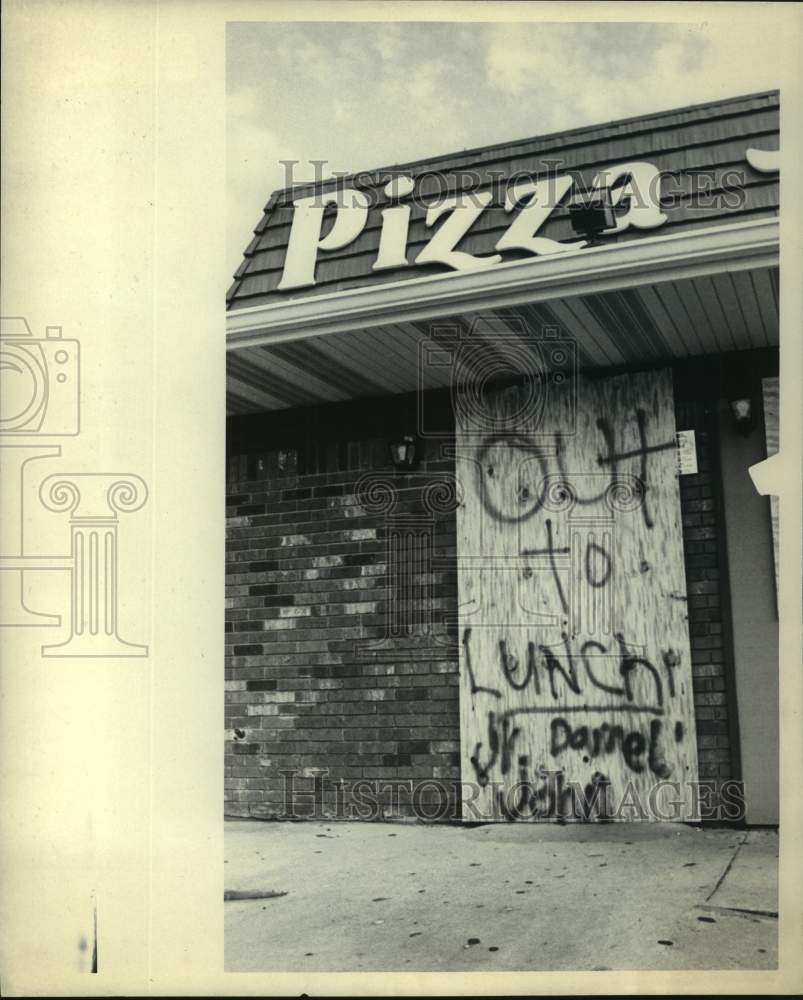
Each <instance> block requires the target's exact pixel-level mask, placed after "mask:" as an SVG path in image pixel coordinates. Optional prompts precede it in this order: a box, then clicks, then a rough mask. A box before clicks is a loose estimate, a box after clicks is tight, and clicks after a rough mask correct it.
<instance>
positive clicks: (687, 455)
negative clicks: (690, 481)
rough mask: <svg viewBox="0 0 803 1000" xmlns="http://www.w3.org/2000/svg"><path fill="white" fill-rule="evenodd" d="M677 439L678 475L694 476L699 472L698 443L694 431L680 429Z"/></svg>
mask: <svg viewBox="0 0 803 1000" xmlns="http://www.w3.org/2000/svg"><path fill="white" fill-rule="evenodd" d="M675 440H676V441H677V459H678V475H679V476H693V475H694V474H695V473H696V472H697V443H696V441H695V440H694V431H678V432H677V433H676V434H675Z"/></svg>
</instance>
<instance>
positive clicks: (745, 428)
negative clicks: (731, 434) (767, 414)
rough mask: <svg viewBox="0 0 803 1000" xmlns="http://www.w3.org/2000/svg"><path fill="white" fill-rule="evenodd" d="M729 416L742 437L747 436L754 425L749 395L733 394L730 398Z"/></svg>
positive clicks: (754, 418) (753, 414) (753, 413)
mask: <svg viewBox="0 0 803 1000" xmlns="http://www.w3.org/2000/svg"><path fill="white" fill-rule="evenodd" d="M728 402H729V403H730V408H731V416H732V417H733V423H734V426H735V427H736V429H737V430H738V431H739V432H740V433H741V435H742V437H747V436H748V435H749V434H750V432H751V431H752V430H753V428H754V427H755V425H756V417H755V412H754V409H753V401H752V399H751V398H750V397H749V396H742V395H740V396H733V397H732V398H731V399H730V400H728Z"/></svg>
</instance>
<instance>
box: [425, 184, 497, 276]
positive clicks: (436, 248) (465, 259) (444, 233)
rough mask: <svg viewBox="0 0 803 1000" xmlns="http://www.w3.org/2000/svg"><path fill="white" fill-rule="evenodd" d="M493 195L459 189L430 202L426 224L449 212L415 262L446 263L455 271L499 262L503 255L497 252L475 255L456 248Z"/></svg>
mask: <svg viewBox="0 0 803 1000" xmlns="http://www.w3.org/2000/svg"><path fill="white" fill-rule="evenodd" d="M492 198H493V195H492V194H491V192H490V191H484V192H482V193H481V194H476V195H475V194H468V193H464V192H460V193H458V194H456V195H452V197H451V198H445V199H444V200H443V201H439V202H437V203H436V204H434V205H430V207H429V208H428V209H427V220H426V223H427V226H431V225H433V224H434V223H435V222H436V221H437V220H438V219H439V218H440V217H441V216H442V215H443V214H444V212H451V215H450V216H449V218H448V219H447V220H446V222H444V223H443V224H442V225H441V227H440V228H439V229H437V230H436V231H435V235H434V236H433V237H432V239H431V240H430V241H429V243H427V245H426V246H425V247H424V249H423V250H422V251H421V253H420V254H419V255H418V256H417V257H416V259H415V263H416V264H446V265H447V266H448V267H453V268H454V269H455V270H456V271H469V270H472V269H473V268H476V267H488V266H489V265H491V264H498V263H499V261H500V260H501V259H502V258H501V257H500V256H499V254H494V255H493V256H492V257H475V256H474V255H473V254H470V253H464V252H463V251H461V250H455V247H456V246H457V244H458V243H459V242H460V240H462V238H463V237H464V236H465V235H466V233H467V232H468V231H469V229H470V228H471V226H472V225H473V224H474V222H475V221H476V220H477V219H478V218H479V217H480V215H481V214H482V212H483V210H484V209H485V208H486V207H487V206H488V205H489V204H490V202H491V199H492Z"/></svg>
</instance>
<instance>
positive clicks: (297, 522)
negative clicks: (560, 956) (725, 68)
mask: <svg viewBox="0 0 803 1000" xmlns="http://www.w3.org/2000/svg"><path fill="white" fill-rule="evenodd" d="M778 115H779V98H778V93H777V92H769V93H763V94H757V95H750V96H747V97H740V98H734V99H731V100H725V101H719V102H716V103H713V104H707V105H700V106H696V107H690V108H684V109H680V110H676V111H670V112H662V113H660V114H655V115H650V116H646V117H640V118H635V119H629V120H626V121H620V122H614V123H609V124H606V125H601V126H598V127H590V128H582V129H578V130H574V131H568V132H563V133H560V134H556V135H549V136H544V137H541V138H534V139H529V140H524V141H519V142H511V143H509V144H504V145H498V146H493V147H487V148H484V149H478V150H471V151H466V152H461V153H459V154H455V155H453V156H445V157H439V158H436V159H431V160H427V161H422V162H418V163H411V164H406V165H403V166H397V167H394V168H392V169H387V170H374V171H371V172H370V173H365V174H361V175H356V176H351V177H347V178H341V179H339V180H338V181H337V182H335V181H333V180H330V181H328V182H327V181H323V182H321V183H317V184H312V185H307V186H302V185H297V186H295V187H294V188H292V189H288V190H285V191H278V192H276V193H274V194H273V195H272V197H271V199H270V201H269V202H268V205H267V206H266V208H265V212H264V215H263V218H262V220H261V221H260V223H259V224H258V226H257V228H256V230H255V231H254V237H253V239H252V241H251V243H250V244H249V246H248V247H247V249H246V251H245V256H244V259H243V263H242V265H241V267H240V268H239V270H238V272H237V274H236V276H235V280H234V284H233V285H232V287H231V289H230V291H229V296H228V313H227V358H228V362H227V378H228V405H229V416H228V432H227V439H228V457H227V473H228V483H227V566H226V574H227V575H226V584H227V586H226V626H225V627H226V726H227V730H226V812H227V814H229V815H235V816H254V817H281V816H304V815H319V816H322V815H323V816H330V817H332V818H339V817H343V818H365V819H375V818H383V817H384V818H390V817H394V816H398V815H417V816H419V817H423V818H427V819H434V818H438V819H463V820H467V821H493V820H496V821H504V820H520V821H533V820H541V819H584V818H585V819H597V818H598V819H605V818H607V819H658V820H660V819H676V820H681V821H684V820H685V821H697V820H718V821H723V820H724V821H736V822H740V821H741V820H742V819H743V818H746V822H748V823H751V824H775V823H777V821H778V671H777V663H778V622H777V606H776V583H775V565H774V560H775V557H774V549H773V546H774V544H777V530H776V526H775V512H774V511H773V509H772V508H771V504H770V499H769V498H767V497H762V496H760V495H759V494H758V493H757V491H756V490H755V488H754V486H753V484H752V481H751V479H750V476H749V473H748V469H749V468H750V467H751V466H753V465H755V464H756V463H758V462H760V461H762V460H763V459H765V458H766V457H767V456H768V455H770V454H772V453H773V452H774V451H775V450H777V415H778V329H779V322H778V280H779V279H778V205H779V200H778V191H779V173H778V164H777V149H778Z"/></svg>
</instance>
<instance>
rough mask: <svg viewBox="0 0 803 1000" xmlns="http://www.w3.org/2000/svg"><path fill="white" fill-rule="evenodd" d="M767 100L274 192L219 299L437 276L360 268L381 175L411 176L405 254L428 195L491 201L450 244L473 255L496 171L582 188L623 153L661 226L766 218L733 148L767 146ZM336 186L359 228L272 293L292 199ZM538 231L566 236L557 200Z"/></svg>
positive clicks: (759, 176) (775, 101) (237, 300)
mask: <svg viewBox="0 0 803 1000" xmlns="http://www.w3.org/2000/svg"><path fill="white" fill-rule="evenodd" d="M779 100H780V97H779V92H778V91H777V90H773V91H767V92H764V93H760V94H751V95H748V96H744V97H736V98H731V99H728V100H720V101H714V102H709V103H706V104H700V105H695V106H692V107H687V108H682V109H679V110H672V111H663V112H660V113H657V114H650V115H640V116H638V117H635V118H628V119H624V120H621V121H613V122H609V123H607V124H604V125H596V126H589V127H584V128H579V129H571V130H568V131H563V132H557V133H552V134H550V135H544V136H540V137H535V138H529V139H522V140H517V141H515V142H509V143H501V144H497V145H494V146H487V147H483V148H479V149H472V150H465V151H461V152H459V153H453V154H449V155H445V156H438V157H432V158H429V159H426V160H419V161H416V162H414V163H406V164H397V165H394V166H393V167H387V168H381V169H376V170H371V171H362V172H360V173H359V174H358V175H353V176H352V178H351V179H349V178H346V179H345V180H338V181H335V180H334V179H331V180H329V181H324V182H321V183H319V184H307V185H296V186H295V187H294V188H292V189H283V190H279V191H276V192H274V193H273V195H271V198H270V200H269V201H268V204H267V205H266V206H265V210H264V214H263V216H262V218H261V220H260V222H259V224H258V225H257V227H256V229H255V230H254V236H253V239H252V240H251V241H250V243H249V244H248V247H247V248H246V250H245V254H244V257H243V261H242V263H241V265H240V267H239V268H238V270H237V272H236V274H235V280H234V283H233V284H232V286H231V288H230V289H229V292H228V294H227V306H228V308H229V309H241V308H245V307H249V306H257V305H263V304H266V303H269V302H272V301H277V300H279V299H282V298H284V299H286V298H288V297H293V298H295V297H302V296H310V295H318V294H322V293H331V292H335V291H339V290H341V289H346V288H353V287H355V286H358V285H369V284H376V283H382V282H395V281H403V280H415V279H416V278H421V277H423V276H425V275H427V274H435V273H440V272H442V271H443V270H444V268H443V267H442V266H440V265H428V266H423V267H422V266H416V267H402V268H398V269H391V270H384V271H378V272H372V271H371V264H372V262H373V260H374V259H375V256H376V252H377V247H378V242H379V231H380V226H381V221H382V220H381V215H380V213H381V211H382V209H383V207H386V205H387V199H386V198H385V196H384V194H383V193H382V190H381V189H382V187H383V185H384V184H385V183H386V182H387V180H388V179H389V178H390V177H392V176H397V175H398V174H399V173H401V172H404V173H405V174H406V175H408V176H410V177H412V178H413V179H414V180H415V184H416V189H415V194H416V197H415V199H414V201H413V210H412V217H411V223H410V229H409V239H408V244H407V246H408V251H409V252H408V259H410V260H412V259H413V257H414V256H415V254H416V253H417V252H418V250H420V249H421V248H422V247H423V246H424V244H425V243H426V242H427V240H428V239H429V237H430V235H431V230H429V229H427V228H426V226H425V215H426V202H427V201H428V200H429V201H434V200H437V198H439V197H441V196H443V195H444V194H446V193H447V192H449V191H457V190H467V189H470V190H472V191H480V190H491V191H492V192H493V193H494V199H493V201H492V203H491V205H490V206H489V207H488V208H487V209H486V210H485V211H484V212H483V214H482V215H481V216H480V218H479V219H478V220H477V221H476V223H475V224H474V225H473V226H472V227H471V229H470V230H469V232H468V234H467V235H466V236H465V237H464V238H463V240H462V241H461V242H460V243H459V244H458V247H457V249H459V250H465V251H466V252H469V253H476V254H484V253H489V252H492V249H493V246H494V244H495V242H496V240H497V239H498V237H499V235H501V233H502V232H503V231H504V230H505V228H506V227H507V226H508V225H509V222H510V216H509V215H508V214H506V212H505V210H504V185H503V184H500V178H509V177H512V176H516V175H519V176H520V175H522V174H527V175H531V176H534V177H543V176H548V175H551V174H555V173H562V174H571V175H572V176H573V177H574V178H575V180H576V183H577V185H578V186H579V187H581V188H588V187H590V186H591V182H592V179H593V177H594V176H595V175H596V174H597V173H598V172H599V171H600V170H601V169H604V168H607V167H610V166H613V165H615V164H619V163H627V162H631V161H635V160H647V161H649V162H650V163H653V164H654V165H655V166H656V167H657V168H658V169H659V170H661V171H662V172H666V175H665V177H664V181H663V184H662V189H661V206H662V210H663V212H664V213H665V214H666V216H667V222H666V224H665V225H664V226H663V227H662V228H661V230H660V233H661V234H664V233H666V234H667V235H668V234H669V233H675V232H679V231H681V230H683V229H687V228H689V227H698V226H703V225H721V224H722V223H723V222H736V221H740V220H742V219H744V220H747V219H758V218H761V217H762V216H774V215H776V214H777V212H778V207H779V183H778V174H777V173H759V172H757V171H755V170H754V169H753V168H752V167H750V166H749V165H748V163H747V162H746V160H745V152H746V150H747V149H748V148H751V147H752V148H758V149H763V150H775V149H777V148H778V133H779ZM337 186H346V187H355V188H357V189H358V190H363V191H365V192H366V193H367V194H368V195H369V201H370V203H371V208H370V211H369V215H368V220H367V223H366V226H365V228H364V229H363V231H362V232H361V233H360V235H359V236H358V237H357V238H356V239H355V240H354V241H353V242H351V243H350V244H349V245H347V246H345V247H343V248H342V249H340V250H335V251H330V252H327V253H322V254H320V256H319V261H318V265H317V269H316V284H315V285H314V286H311V287H307V288H301V289H295V290H293V291H290V292H287V291H285V292H279V291H277V290H276V286H277V285H278V283H279V281H280V279H281V275H282V269H283V264H284V254H285V248H286V245H287V240H288V236H289V232H290V224H291V220H292V214H293V208H292V203H293V201H294V200H295V199H297V198H300V197H305V196H308V195H310V194H313V193H315V192H316V191H328V190H333V189H335V188H336V187H337ZM539 235H543V236H546V237H549V238H551V239H553V240H559V241H561V240H572V239H576V238H577V237H576V234H575V233H574V232H573V230H572V228H571V225H570V221H569V217H568V212H567V211H566V209H565V208H558V209H557V210H556V211H555V212H553V213H552V214H551V216H550V217H549V219H548V220H547V222H546V223H545V224H544V226H543V228H542V229H541V230H540V232H539ZM655 235H656V233H655V232H649V231H640V230H636V229H632V228H631V229H628V230H626V231H625V232H623V233H620V234H619V235H618V236H615V237H612V239H613V240H614V241H629V240H638V239H640V238H643V237H644V236H655Z"/></svg>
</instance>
